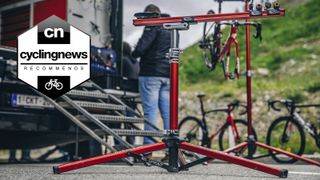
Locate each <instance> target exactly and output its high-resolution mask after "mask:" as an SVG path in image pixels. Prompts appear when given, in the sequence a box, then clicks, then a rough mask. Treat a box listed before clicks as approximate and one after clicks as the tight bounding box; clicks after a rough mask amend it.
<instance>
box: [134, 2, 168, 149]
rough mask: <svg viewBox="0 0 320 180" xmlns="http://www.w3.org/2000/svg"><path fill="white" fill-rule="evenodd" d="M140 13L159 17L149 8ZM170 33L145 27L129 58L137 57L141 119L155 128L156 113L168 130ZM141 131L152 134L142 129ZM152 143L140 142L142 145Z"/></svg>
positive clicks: (159, 12) (158, 10)
mask: <svg viewBox="0 0 320 180" xmlns="http://www.w3.org/2000/svg"><path fill="white" fill-rule="evenodd" d="M144 12H150V13H158V14H161V11H160V9H159V8H158V7H157V6H155V5H153V4H150V5H148V6H147V7H146V8H145V10H144ZM170 42H171V36H170V31H168V30H165V29H164V28H163V27H160V26H149V27H145V28H144V31H143V34H142V36H141V38H140V39H139V41H138V44H137V46H136V48H135V50H134V51H133V53H132V56H133V57H135V58H138V57H140V73H139V91H140V96H141V100H142V108H143V112H144V116H145V118H146V119H147V120H148V121H149V122H150V123H152V124H154V125H155V126H157V117H158V109H159V110H160V114H161V118H162V120H163V128H164V129H169V113H170V112H169V109H170V108H169V96H170V65H169V60H168V59H167V58H166V53H168V52H169V49H170ZM145 130H154V129H153V128H152V127H150V126H149V125H147V124H146V125H145ZM151 143H153V141H152V140H151V139H149V138H144V144H151Z"/></svg>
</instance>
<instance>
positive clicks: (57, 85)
mask: <svg viewBox="0 0 320 180" xmlns="http://www.w3.org/2000/svg"><path fill="white" fill-rule="evenodd" d="M44 87H45V88H46V90H48V91H50V90H51V89H52V88H53V87H55V88H56V89H57V90H59V91H60V90H61V89H62V88H63V84H62V83H61V82H58V79H50V81H49V82H47V83H46V84H45V85H44Z"/></svg>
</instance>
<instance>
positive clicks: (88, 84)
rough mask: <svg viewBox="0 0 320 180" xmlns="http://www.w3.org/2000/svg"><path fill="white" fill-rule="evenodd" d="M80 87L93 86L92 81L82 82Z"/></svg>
mask: <svg viewBox="0 0 320 180" xmlns="http://www.w3.org/2000/svg"><path fill="white" fill-rule="evenodd" d="M80 87H86V88H92V82H91V81H86V82H84V83H82V84H80Z"/></svg>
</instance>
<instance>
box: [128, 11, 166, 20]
mask: <svg viewBox="0 0 320 180" xmlns="http://www.w3.org/2000/svg"><path fill="white" fill-rule="evenodd" d="M134 17H136V18H137V19H148V18H159V17H161V15H160V14H159V13H151V12H140V13H135V14H134Z"/></svg>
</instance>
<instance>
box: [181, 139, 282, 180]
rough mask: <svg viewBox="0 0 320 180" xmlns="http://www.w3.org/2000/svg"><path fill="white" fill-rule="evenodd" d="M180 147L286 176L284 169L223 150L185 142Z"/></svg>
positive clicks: (279, 175)
mask: <svg viewBox="0 0 320 180" xmlns="http://www.w3.org/2000/svg"><path fill="white" fill-rule="evenodd" d="M180 148H182V149H185V150H187V151H192V152H195V153H199V154H202V155H204V156H208V157H211V158H213V159H220V160H223V161H227V162H230V163H233V164H237V165H240V166H244V167H247V168H250V169H254V170H257V171H261V172H265V173H267V174H271V175H275V176H278V177H287V174H288V171H287V170H286V169H279V168H275V167H272V166H269V165H265V164H263V163H260V162H255V161H252V160H248V159H244V158H241V157H237V156H232V155H229V154H227V153H224V152H219V151H214V150H211V149H208V148H204V147H201V146H195V145H193V144H189V143H186V142H182V143H181V144H180Z"/></svg>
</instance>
